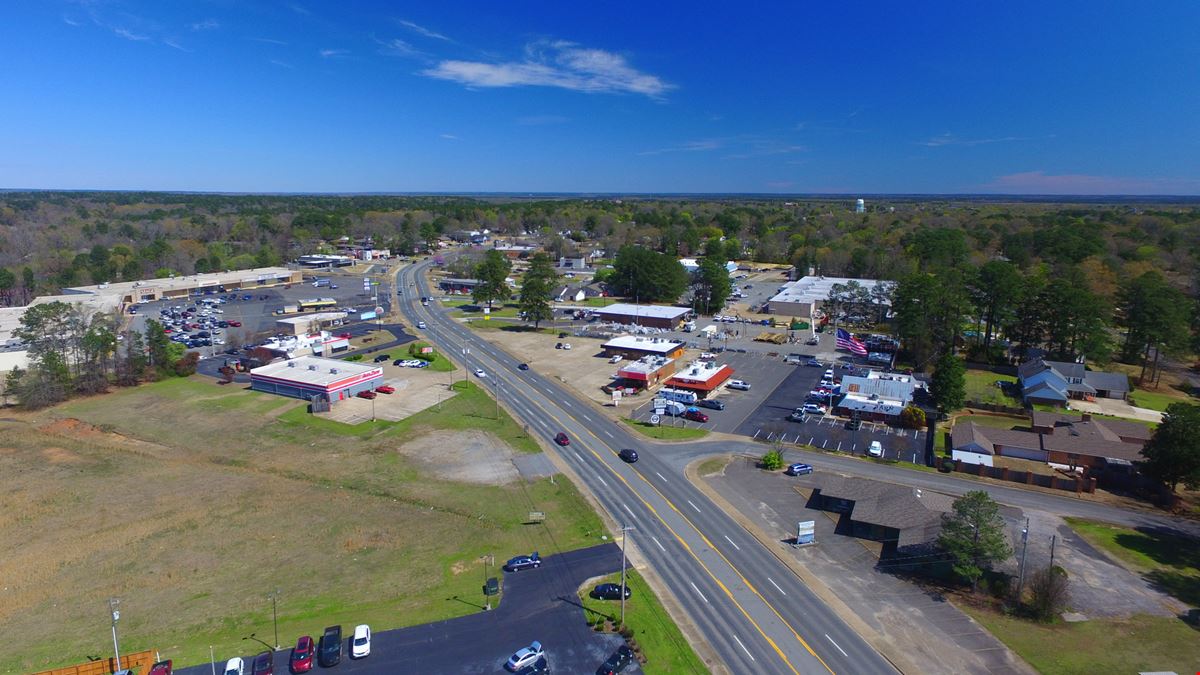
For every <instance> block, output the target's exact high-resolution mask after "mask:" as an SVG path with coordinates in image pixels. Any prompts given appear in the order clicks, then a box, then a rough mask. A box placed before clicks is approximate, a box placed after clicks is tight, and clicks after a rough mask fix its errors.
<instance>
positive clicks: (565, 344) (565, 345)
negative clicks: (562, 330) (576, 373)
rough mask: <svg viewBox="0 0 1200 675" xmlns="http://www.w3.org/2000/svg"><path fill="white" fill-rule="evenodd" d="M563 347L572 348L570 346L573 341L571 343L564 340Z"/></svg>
mask: <svg viewBox="0 0 1200 675" xmlns="http://www.w3.org/2000/svg"><path fill="white" fill-rule="evenodd" d="M562 348H563V349H570V348H571V343H570V342H564V343H562Z"/></svg>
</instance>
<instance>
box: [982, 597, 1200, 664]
mask: <svg viewBox="0 0 1200 675" xmlns="http://www.w3.org/2000/svg"><path fill="white" fill-rule="evenodd" d="M962 609H964V610H965V611H966V612H967V613H968V614H970V615H971V616H972V617H973V618H974V619H975V620H976V621H978V622H979V623H980V624H982V625H983V627H984V628H986V629H987V630H988V631H989V632H990V633H991V634H992V635H995V636H996V637H997V638H999V639H1000V641H1001V642H1003V643H1004V644H1006V645H1008V646H1009V647H1010V648H1011V649H1012V650H1013V651H1015V652H1016V653H1017V654H1019V655H1020V656H1021V657H1022V658H1024V659H1025V660H1026V661H1028V662H1029V663H1030V664H1031V665H1033V667H1034V668H1035V669H1037V671H1038V672H1039V673H1042V675H1079V674H1080V673H1137V672H1147V671H1155V672H1161V671H1167V672H1171V671H1174V672H1176V673H1191V672H1195V671H1196V670H1197V668H1198V665H1197V664H1200V632H1198V631H1197V630H1196V629H1194V628H1191V627H1190V626H1188V625H1187V624H1185V623H1183V622H1182V621H1180V620H1179V619H1174V618H1170V617H1157V616H1145V615H1139V616H1135V617H1132V618H1129V619H1095V620H1091V621H1083V622H1079V623H1054V624H1041V623H1034V622H1031V621H1027V620H1024V619H1020V618H1016V617H1013V616H1008V615H1005V614H1001V613H999V612H997V611H994V610H991V609H982V608H978V607H971V606H964V607H962Z"/></svg>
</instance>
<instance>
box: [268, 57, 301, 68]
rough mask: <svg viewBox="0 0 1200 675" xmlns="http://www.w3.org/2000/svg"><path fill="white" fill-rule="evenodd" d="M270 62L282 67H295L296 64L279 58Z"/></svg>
mask: <svg viewBox="0 0 1200 675" xmlns="http://www.w3.org/2000/svg"><path fill="white" fill-rule="evenodd" d="M270 63H271V64H273V65H276V66H279V67H280V68H295V66H293V65H292V64H290V63H288V62H287V61H280V60H279V59H271V60H270Z"/></svg>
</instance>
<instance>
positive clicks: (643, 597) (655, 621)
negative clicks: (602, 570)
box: [579, 568, 705, 675]
mask: <svg viewBox="0 0 1200 675" xmlns="http://www.w3.org/2000/svg"><path fill="white" fill-rule="evenodd" d="M603 583H613V584H620V583H621V575H620V574H613V575H610V576H607V577H604V578H602V579H599V580H597V581H596V582H595V583H593V584H588V585H587V586H585V587H583V588H581V589H580V590H579V599H580V600H582V601H583V607H584V615H585V616H586V617H587V620H588V622H589V623H596V622H597V621H603V620H604V619H609V620H611V621H612V622H613V623H614V624H616V623H618V622H619V621H620V620H621V601H620V600H595V599H593V598H592V597H591V596H590V595H588V593H589V592H590V591H591V590H592V588H593V586H595V584H603ZM625 583H626V584H627V585H628V586H629V590H630V591H631V592H632V593H633V594H632V595H631V596H630V597H629V599H628V600H626V601H625V625H626V626H628V627H629V629H630V630H632V631H633V639H634V640H636V641H637V644H638V647H639V648H640V649H641V650H642V653H643V654H645V656H646V663H645V664H644V665H643V666H642V670H644V671H645V672H646V673H648V674H650V675H653V674H654V673H702V672H704V671H705V667H704V663H703V662H701V661H700V657H698V656H696V652H695V651H694V650H693V649H692V646H691V645H690V644H689V643H688V641H687V639H686V638H684V637H683V634H682V633H680V632H679V628H678V627H677V626H676V625H675V622H673V621H671V617H669V616H667V612H666V610H664V609H663V607H662V604H661V603H660V602H659V601H658V598H657V597H655V595H654V592H653V591H651V590H650V586H648V585H647V584H646V581H645V580H644V579H642V577H641V575H640V574H638V573H637V571H636V570H634V569H632V568H630V569H628V570H627V571H626V572H625Z"/></svg>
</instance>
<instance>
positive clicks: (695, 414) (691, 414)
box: [683, 410, 708, 422]
mask: <svg viewBox="0 0 1200 675" xmlns="http://www.w3.org/2000/svg"><path fill="white" fill-rule="evenodd" d="M683 419H685V420H691V421H693V422H707V421H708V415H705V414H704V413H702V412H700V411H699V410H688V411H686V412H684V413H683Z"/></svg>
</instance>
